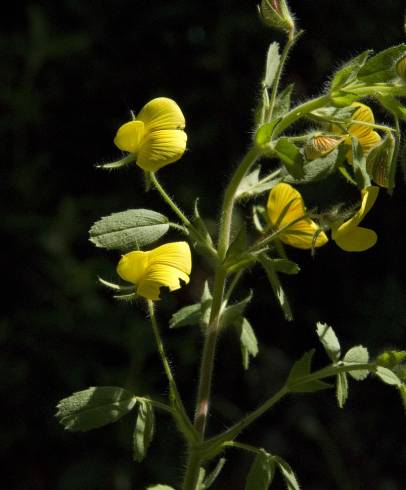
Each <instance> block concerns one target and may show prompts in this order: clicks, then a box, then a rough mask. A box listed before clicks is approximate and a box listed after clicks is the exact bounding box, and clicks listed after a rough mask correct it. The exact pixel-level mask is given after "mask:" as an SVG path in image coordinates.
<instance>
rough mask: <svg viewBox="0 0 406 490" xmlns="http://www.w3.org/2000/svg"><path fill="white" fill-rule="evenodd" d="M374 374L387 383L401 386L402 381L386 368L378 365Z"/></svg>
mask: <svg viewBox="0 0 406 490" xmlns="http://www.w3.org/2000/svg"><path fill="white" fill-rule="evenodd" d="M376 375H377V376H378V378H379V379H381V381H383V382H384V383H386V384H388V385H394V386H397V387H398V388H400V387H401V386H402V381H401V380H400V379H399V378H398V376H397V375H396V374H395V373H394V372H393V371H391V370H390V369H388V368H385V367H382V366H378V367H377V368H376Z"/></svg>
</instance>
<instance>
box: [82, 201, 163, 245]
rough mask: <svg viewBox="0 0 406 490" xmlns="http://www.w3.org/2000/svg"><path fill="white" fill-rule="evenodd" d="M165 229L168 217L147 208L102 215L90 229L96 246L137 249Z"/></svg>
mask: <svg viewBox="0 0 406 490" xmlns="http://www.w3.org/2000/svg"><path fill="white" fill-rule="evenodd" d="M168 230H169V222H168V218H166V216H164V215H163V214H160V213H157V212H156V211H151V210H150V209H129V210H127V211H122V212H120V213H114V214H111V215H110V216H105V217H104V218H101V219H100V220H99V221H96V223H95V224H94V225H93V226H92V227H91V228H90V230H89V235H90V241H91V242H92V243H94V244H95V245H96V246H97V247H102V248H107V249H118V250H124V251H126V250H131V249H134V250H137V249H139V248H141V247H144V246H145V245H149V244H151V243H153V242H155V241H157V240H159V239H160V238H161V237H162V236H163V235H165V233H166V232H167V231H168Z"/></svg>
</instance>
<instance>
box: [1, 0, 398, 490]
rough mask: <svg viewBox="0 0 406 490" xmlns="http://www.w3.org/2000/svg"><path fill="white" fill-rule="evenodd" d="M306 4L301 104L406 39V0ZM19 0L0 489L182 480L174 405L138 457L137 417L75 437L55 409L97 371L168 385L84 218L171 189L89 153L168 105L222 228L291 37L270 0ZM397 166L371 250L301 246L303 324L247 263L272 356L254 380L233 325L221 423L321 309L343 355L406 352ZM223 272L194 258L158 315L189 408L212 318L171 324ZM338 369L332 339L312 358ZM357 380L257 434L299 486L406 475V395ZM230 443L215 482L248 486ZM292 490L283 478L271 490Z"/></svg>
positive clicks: (296, 299) (108, 149) (307, 399)
mask: <svg viewBox="0 0 406 490" xmlns="http://www.w3.org/2000/svg"><path fill="white" fill-rule="evenodd" d="M291 3H292V8H293V10H294V11H295V12H296V13H297V17H298V19H299V22H300V25H301V27H303V28H304V29H305V30H306V33H305V35H304V36H303V38H302V40H301V42H300V43H299V44H298V46H297V47H296V48H295V50H294V52H293V53H292V55H291V56H290V63H289V65H288V68H287V70H286V74H285V78H284V83H286V82H295V83H296V92H295V97H296V100H301V99H304V98H306V97H308V96H314V95H318V94H319V93H320V92H321V90H322V87H323V84H324V83H325V81H326V79H327V77H328V76H329V75H331V73H332V72H333V71H334V69H335V68H336V67H337V66H339V64H340V63H341V62H342V61H345V60H346V59H348V58H349V57H351V56H352V55H355V54H356V53H358V52H360V51H362V50H364V49H367V48H373V49H374V50H381V49H384V48H386V47H388V46H390V45H393V44H397V43H399V42H402V41H403V40H404V34H403V30H402V28H403V14H404V12H403V10H404V1H403V0H393V1H388V0H387V1H385V2H382V1H378V0H365V1H362V2H353V1H347V0H341V1H340V2H336V1H332V0H325V1H323V2H314V1H310V0H307V1H306V0H305V1H294V0H292V2H291ZM8 7H9V8H10V10H9V11H8V12H7V13H5V12H4V11H3V12H2V16H1V23H2V37H1V42H0V50H1V66H0V73H1V87H0V97H1V99H0V100H1V104H2V106H3V107H4V109H5V111H3V114H4V117H3V118H2V119H1V123H0V124H1V125H0V132H1V141H2V142H3V144H2V149H3V150H4V152H3V155H2V159H1V160H2V161H1V169H2V175H1V181H0V185H1V195H2V198H3V203H2V211H3V217H2V237H3V238H2V244H3V253H2V254H1V257H2V261H3V263H2V270H3V271H4V273H3V280H2V281H3V288H2V289H3V293H2V299H3V304H4V306H3V312H4V316H3V318H2V320H1V323H0V345H1V355H0V362H1V368H2V369H1V372H2V375H1V379H2V381H1V387H2V390H3V394H2V396H1V400H2V405H3V417H2V422H3V424H4V427H3V428H2V429H1V450H2V451H4V453H5V454H4V455H2V461H5V463H6V464H5V465H3V473H2V484H3V486H4V488H10V489H11V488H13V489H14V488H15V489H18V490H48V489H56V490H95V489H100V490H104V489H105V490H113V489H114V490H127V489H143V488H145V487H146V486H147V484H152V483H158V482H162V483H168V484H172V485H174V486H177V485H178V484H179V478H180V469H181V467H182V465H183V461H184V459H183V456H184V448H183V446H182V442H181V440H180V438H179V436H178V434H177V433H176V429H174V428H173V426H172V425H171V424H169V422H168V419H167V417H166V415H164V414H158V417H157V434H156V440H155V442H154V443H153V445H152V447H151V449H150V453H149V455H148V458H147V460H146V462H145V463H144V464H141V465H137V464H134V463H133V462H132V461H131V436H130V434H131V430H132V425H133V418H132V417H131V416H129V417H127V418H125V419H123V420H122V421H120V422H118V423H117V424H115V425H112V426H108V427H106V428H102V429H99V430H97V431H93V432H89V433H85V434H82V433H74V434H72V433H67V432H64V430H63V428H62V427H61V426H59V425H58V423H57V422H56V419H55V418H54V412H55V405H56V404H57V402H58V401H59V400H60V399H61V398H63V397H65V396H67V395H69V394H71V393H72V392H74V391H78V390H81V389H84V388H86V387H88V386H92V385H117V386H125V387H129V388H131V389H134V390H135V392H136V393H138V394H141V395H143V394H150V395H151V396H154V397H156V398H163V397H164V396H165V394H166V385H165V379H164V375H163V373H162V369H161V367H160V365H159V361H158V357H157V354H156V352H155V348H154V344H153V340H152V334H151V331H150V328H149V325H148V323H147V321H146V315H145V312H144V311H143V308H142V305H139V307H134V306H128V305H120V304H117V303H116V302H114V301H113V299H112V298H111V296H110V294H109V293H108V292H106V291H104V290H103V289H102V288H101V287H100V286H99V285H98V284H97V280H96V277H97V275H101V276H103V277H105V278H107V279H114V277H115V273H114V268H115V265H116V263H117V259H118V254H115V253H107V252H104V251H103V250H100V249H96V248H94V247H92V245H91V244H90V242H88V240H87V230H88V228H89V226H90V225H91V224H92V223H93V222H94V221H95V220H96V219H98V218H99V217H101V216H103V215H106V214H109V213H111V212H114V211H120V210H123V209H127V208H129V207H150V208H153V209H155V210H157V211H161V212H165V213H167V214H168V215H170V213H169V211H168V210H167V209H166V208H165V205H164V204H163V203H161V201H160V200H159V197H158V195H157V194H156V193H155V192H151V193H149V194H148V195H144V193H143V182H142V174H141V172H140V171H139V170H138V169H137V168H128V169H125V170H122V171H120V172H115V173H106V172H102V171H100V170H96V169H95V168H94V164H95V163H97V162H103V161H105V162H107V161H111V160H114V159H115V158H117V157H119V156H120V153H119V151H118V150H117V149H116V148H115V147H114V145H113V141H112V139H113V137H114V134H115V131H116V129H117V128H118V126H119V125H120V124H122V123H123V122H125V121H126V120H127V119H128V114H129V110H130V109H134V110H135V111H138V110H139V109H140V108H141V107H142V105H143V104H144V103H145V102H146V101H148V100H150V99H151V98H153V97H156V96H162V95H164V96H168V97H172V98H174V99H175V100H176V101H177V102H178V103H179V104H180V106H181V107H182V109H183V111H184V113H185V116H186V119H187V132H188V136H189V140H188V148H189V151H188V152H187V154H186V155H185V156H184V157H183V158H182V160H180V161H179V162H178V163H176V164H174V165H171V166H170V167H167V168H166V169H163V170H162V171H161V172H160V177H161V180H162V181H163V182H164V184H165V185H166V186H167V188H168V189H170V191H171V192H174V193H176V199H177V201H178V202H179V204H180V205H181V206H182V207H183V209H185V210H187V211H189V210H190V209H191V207H192V203H193V201H194V199H195V197H196V196H201V212H202V214H203V215H204V216H205V217H206V218H208V219H209V221H211V223H212V224H214V223H215V220H216V216H217V212H218V209H219V204H220V199H221V193H222V190H223V188H224V186H225V181H226V178H227V177H228V176H230V174H231V171H232V169H233V168H234V167H235V165H236V163H237V162H238V159H239V158H240V157H241V155H242V154H243V153H244V151H245V150H246V148H247V146H248V143H249V140H250V137H251V136H250V133H251V130H252V119H253V117H252V115H253V107H254V105H255V101H256V98H257V92H258V89H257V87H258V85H257V83H258V81H259V79H260V76H261V75H262V71H263V59H264V54H265V51H266V49H267V46H268V43H269V42H270V40H272V39H275V38H276V39H279V40H281V38H280V37H279V35H278V34H277V33H273V32H272V31H269V30H267V29H266V28H265V27H264V26H263V25H262V24H261V23H260V22H259V20H258V18H257V15H256V2H255V1H241V0H240V1H237V0H236V1H225V0H222V1H205V2H197V1H193V0H170V1H162V0H156V1H154V2H147V1H137V0H133V1H128V0H116V1H114V2H113V1H110V2H109V1H98V2H95V1H93V2H92V1H88V2H83V1H79V0H60V1H57V2H23V1H22V2H17V3H15V4H8ZM381 119H382V120H383V121H385V115H384V114H382V118H381ZM265 165H266V163H265ZM398 177H399V178H398V187H397V189H396V191H395V195H394V197H393V198H389V197H388V196H387V195H386V194H385V192H381V195H380V197H379V201H378V203H377V206H376V207H375V208H374V210H373V211H372V212H371V213H370V215H369V216H368V218H367V220H366V221H365V223H366V224H369V225H370V226H371V227H372V228H374V229H375V230H376V231H377V232H378V235H379V242H378V244H377V245H376V246H375V247H374V248H373V249H371V250H370V251H368V252H365V253H362V254H348V253H345V252H343V251H341V250H340V249H338V248H337V247H336V246H335V244H334V243H331V244H330V245H329V246H328V247H325V248H324V249H322V250H320V251H319V252H318V253H317V256H316V260H313V259H312V258H311V257H310V256H309V254H308V253H306V252H301V251H295V250H292V251H291V258H293V259H294V260H297V261H298V262H299V263H300V264H301V266H302V271H303V272H302V273H301V274H300V275H299V276H296V277H287V278H285V280H284V283H285V285H286V289H287V291H288V294H289V296H290V298H291V302H292V306H293V308H294V312H295V321H294V322H293V323H286V322H285V321H284V320H283V318H282V315H281V313H280V311H279V309H278V308H277V306H276V304H275V301H274V299H273V297H272V294H271V291H270V289H269V287H268V285H267V282H266V278H265V276H264V273H263V272H262V271H261V270H259V269H253V270H252V271H251V272H250V273H249V274H248V275H247V276H246V278H245V280H244V282H243V284H242V287H241V290H240V291H239V292H238V297H242V296H243V295H244V294H245V293H246V291H247V290H248V289H249V288H250V287H256V288H257V290H258V294H257V296H256V298H255V301H254V302H253V303H252V304H251V305H250V306H249V309H248V311H247V316H248V317H249V318H250V320H251V322H252V324H253V325H254V326H255V329H256V332H257V335H258V337H259V339H260V341H261V350H260V355H259V356H258V358H257V359H256V360H255V361H254V362H253V363H252V368H251V369H250V370H249V371H248V372H246V373H244V372H243V370H242V368H241V363H240V358H239V351H238V345H237V342H236V339H235V336H234V335H232V333H231V332H230V333H226V334H225V335H224V336H223V338H222V340H221V342H220V345H219V350H218V354H217V372H216V378H215V384H214V399H213V411H212V415H211V419H210V431H211V432H214V431H216V430H221V429H223V428H225V427H227V426H229V425H230V424H231V423H232V422H233V421H235V420H237V419H238V418H239V417H240V416H242V415H243V414H244V413H246V412H247V411H248V410H250V409H252V408H254V407H255V406H256V405H257V404H258V402H260V401H263V400H265V399H266V398H267V396H269V395H270V394H272V393H273V392H274V390H275V389H277V388H278V387H279V386H280V385H281V383H282V382H283V380H284V378H285V376H286V374H287V372H288V370H289V366H290V365H291V363H292V362H293V360H295V359H297V358H298V357H299V356H300V355H301V354H302V352H303V351H304V350H308V349H310V348H312V347H313V346H317V339H316V337H315V335H314V330H313V329H314V323H315V321H317V320H321V321H325V322H328V323H331V324H332V325H333V326H334V328H335V329H336V332H337V334H338V335H339V337H340V339H341V342H342V345H343V347H344V348H349V347H351V346H352V345H356V344H359V343H362V344H365V345H368V347H369V348H370V351H371V353H372V354H373V355H375V354H376V353H378V352H379V351H380V349H382V348H383V347H397V348H401V347H402V345H403V347H405V344H404V332H405V327H406V301H405V278H404V276H403V275H402V273H401V270H400V269H401V264H402V262H403V257H404V249H405V242H406V240H405V234H404V210H405V201H406V199H405V187H404V181H403V177H402V176H401V175H400V173H399V175H398ZM350 192H351V190H350V189H349V187H348V186H347V185H346V184H345V183H344V182H343V181H342V180H341V179H340V178H339V177H336V178H335V179H332V180H331V181H328V182H327V183H323V185H321V186H313V188H311V189H306V190H305V196H306V197H308V200H309V202H310V203H311V204H315V203H318V204H319V205H320V203H321V205H327V204H329V203H332V202H337V201H339V200H340V199H348V195H349V193H350ZM354 199H356V196H355V195H354ZM243 213H245V214H247V215H248V214H249V208H248V207H247V208H245V210H244V211H243ZM170 238H172V239H179V235H177V234H175V233H174V234H173V235H172V236H170ZM208 274H209V269H208V268H207V266H206V265H205V264H204V263H203V262H202V261H201V260H200V259H199V258H198V257H197V256H196V257H195V258H194V269H193V274H192V281H191V286H190V287H188V288H184V289H183V290H182V291H179V292H177V293H175V294H173V295H171V296H167V297H166V298H165V299H164V300H163V301H162V302H161V305H160V306H161V308H160V312H159V316H160V320H161V324H162V331H163V336H164V338H165V341H166V343H167V345H168V349H169V352H170V356H171V359H172V361H173V365H174V366H175V370H176V375H177V378H178V380H179V384H180V388H181V391H182V393H184V396H185V400H186V404H187V406H188V408H189V409H190V410H192V409H193V403H194V396H195V391H196V388H195V386H196V380H197V361H196V360H197V358H198V356H199V352H200V348H201V346H202V339H201V337H200V335H199V332H198V331H197V329H193V328H192V327H190V328H188V329H186V328H185V329H183V330H178V331H168V329H167V328H166V326H165V322H166V321H167V320H168V318H169V316H170V314H171V312H174V311H176V309H177V308H178V307H180V306H182V305H185V304H188V303H190V302H192V301H194V300H196V299H197V298H198V297H199V295H200V292H201V288H202V281H203V280H204V279H205V278H206V277H207V276H208ZM325 362H326V358H325V356H324V354H323V353H322V349H321V348H318V352H317V354H316V358H315V364H316V365H321V364H322V363H325ZM356 384H357V383H356V382H355V381H354V382H352V383H351V388H353V389H351V393H350V398H349V400H348V403H347V406H346V408H345V409H344V410H340V409H339V408H337V406H336V403H335V400H334V393H333V392H323V393H320V394H316V395H312V396H306V395H297V396H292V397H290V398H289V399H287V400H284V401H283V402H282V403H280V404H279V405H278V406H277V407H276V408H275V410H274V411H272V412H271V413H269V414H268V415H266V416H264V417H263V418H262V419H261V420H260V421H258V422H257V423H256V424H255V425H254V426H253V427H252V428H251V429H250V430H247V431H246V432H245V433H244V434H243V436H242V438H241V440H242V441H245V442H250V443H252V444H256V445H259V446H263V447H265V448H266V449H267V450H269V451H271V452H274V453H277V454H280V455H281V456H282V457H284V458H285V459H287V460H288V461H289V462H290V463H291V465H292V466H293V468H294V469H295V470H296V472H297V474H298V476H299V479H300V481H301V482H302V484H303V488H304V489H312V490H325V489H338V490H360V489H365V490H375V489H377V490H401V489H404V488H405V483H404V482H405V473H404V468H405V463H406V446H405V443H404V423H405V421H404V414H403V410H402V407H401V404H400V399H399V396H398V394H397V393H396V391H395V390H393V389H391V388H390V387H388V386H383V385H381V384H380V383H378V382H377V381H376V380H368V381H366V382H364V383H359V384H357V386H355V385H356ZM402 434H403V435H402ZM226 457H227V459H228V461H227V464H226V466H225V468H224V471H223V474H222V475H221V478H220V479H219V481H218V483H216V484H215V485H214V486H213V488H214V489H223V490H224V489H236V490H237V489H242V488H243V487H244V484H243V477H244V475H245V474H246V472H247V469H248V467H249V464H250V461H251V458H250V457H249V456H246V455H245V454H241V453H238V452H237V451H232V450H230V451H229V452H228V453H227V455H226ZM282 486H283V484H282V482H281V481H280V480H279V478H277V479H276V480H275V483H274V486H273V487H272V488H274V487H275V489H276V490H277V489H278V488H282Z"/></svg>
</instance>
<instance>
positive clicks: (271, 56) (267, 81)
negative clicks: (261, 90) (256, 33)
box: [262, 42, 281, 89]
mask: <svg viewBox="0 0 406 490" xmlns="http://www.w3.org/2000/svg"><path fill="white" fill-rule="evenodd" d="M280 60H281V57H280V54H279V44H278V43H276V42H273V43H272V44H271V45H270V46H269V48H268V53H267V55H266V69H265V77H264V81H263V82H262V84H263V86H264V87H265V88H267V89H269V88H271V87H272V84H273V81H274V79H275V75H276V72H277V71H278V67H279V63H280Z"/></svg>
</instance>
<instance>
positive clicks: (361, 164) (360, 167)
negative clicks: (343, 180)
mask: <svg viewBox="0 0 406 490" xmlns="http://www.w3.org/2000/svg"><path fill="white" fill-rule="evenodd" d="M351 141H352V165H353V167H354V177H355V181H356V183H357V185H358V188H359V189H365V188H366V187H369V186H370V185H371V178H370V176H369V174H368V172H367V161H366V158H365V155H364V151H363V149H362V146H361V144H360V142H359V140H358V138H356V137H355V136H352V137H351Z"/></svg>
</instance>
